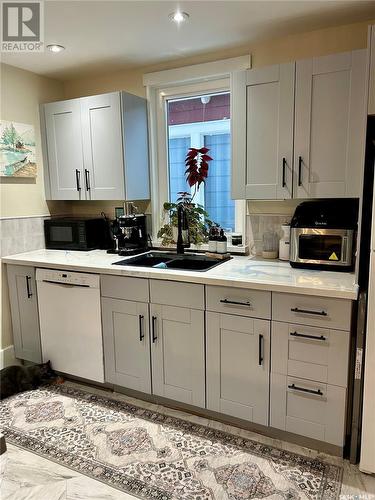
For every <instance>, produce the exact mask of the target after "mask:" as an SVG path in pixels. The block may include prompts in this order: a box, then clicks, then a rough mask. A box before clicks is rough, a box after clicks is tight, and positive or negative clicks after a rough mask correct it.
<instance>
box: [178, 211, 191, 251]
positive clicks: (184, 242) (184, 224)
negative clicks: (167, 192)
mask: <svg viewBox="0 0 375 500" xmlns="http://www.w3.org/2000/svg"><path fill="white" fill-rule="evenodd" d="M177 233H178V235H177V253H184V252H185V248H189V247H190V234H189V222H188V217H187V213H186V208H185V207H184V206H183V205H182V204H180V205H178V207H177Z"/></svg>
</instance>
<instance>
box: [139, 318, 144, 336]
mask: <svg viewBox="0 0 375 500" xmlns="http://www.w3.org/2000/svg"><path fill="white" fill-rule="evenodd" d="M143 319H144V316H142V314H140V315H139V341H140V342H142V340H143V339H144V338H145V334H144V332H143Z"/></svg>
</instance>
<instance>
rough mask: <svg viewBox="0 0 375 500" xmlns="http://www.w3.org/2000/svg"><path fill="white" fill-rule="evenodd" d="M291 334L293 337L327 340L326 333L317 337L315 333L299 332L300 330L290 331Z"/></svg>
mask: <svg viewBox="0 0 375 500" xmlns="http://www.w3.org/2000/svg"><path fill="white" fill-rule="evenodd" d="M289 335H292V336H293V337H301V338H303V339H313V340H322V341H325V340H327V339H326V338H325V336H324V335H321V336H320V337H316V336H315V335H308V334H307V333H298V332H290V334H289Z"/></svg>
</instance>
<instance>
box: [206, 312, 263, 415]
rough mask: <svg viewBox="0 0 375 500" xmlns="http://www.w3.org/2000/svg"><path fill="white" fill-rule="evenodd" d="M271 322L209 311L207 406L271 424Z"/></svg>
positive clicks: (221, 411) (214, 409)
mask: <svg viewBox="0 0 375 500" xmlns="http://www.w3.org/2000/svg"><path fill="white" fill-rule="evenodd" d="M269 359H270V322H269V321H266V320H259V319H252V318H246V317H242V316H235V315H230V314H219V313H213V312H208V313H207V408H208V409H210V410H213V411H217V412H220V413H225V414H227V415H232V416H234V417H238V418H242V419H245V420H249V421H251V422H255V423H257V424H262V425H268V408H269Z"/></svg>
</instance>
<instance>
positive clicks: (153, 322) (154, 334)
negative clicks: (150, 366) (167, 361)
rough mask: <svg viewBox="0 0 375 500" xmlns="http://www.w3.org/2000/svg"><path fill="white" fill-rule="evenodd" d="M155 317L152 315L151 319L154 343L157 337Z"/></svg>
mask: <svg viewBox="0 0 375 500" xmlns="http://www.w3.org/2000/svg"><path fill="white" fill-rule="evenodd" d="M157 319H158V318H157V317H156V316H153V317H152V320H151V323H152V325H151V327H152V343H153V344H155V342H156V341H157V339H158V336H157V335H156V333H155V332H156V321H157Z"/></svg>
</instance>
